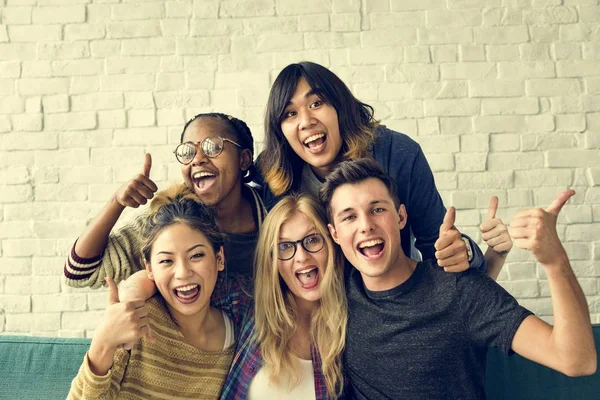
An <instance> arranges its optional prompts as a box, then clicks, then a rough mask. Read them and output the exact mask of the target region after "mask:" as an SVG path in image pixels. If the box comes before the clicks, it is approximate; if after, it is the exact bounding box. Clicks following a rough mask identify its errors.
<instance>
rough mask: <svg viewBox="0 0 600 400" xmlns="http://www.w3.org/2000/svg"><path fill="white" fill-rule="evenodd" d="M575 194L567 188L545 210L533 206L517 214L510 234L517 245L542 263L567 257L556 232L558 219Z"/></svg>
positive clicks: (511, 225) (513, 219)
mask: <svg viewBox="0 0 600 400" xmlns="http://www.w3.org/2000/svg"><path fill="white" fill-rule="evenodd" d="M574 194H575V191H574V190H572V189H569V190H565V191H564V192H562V193H561V194H559V195H558V197H557V198H556V200H554V201H553V202H552V204H550V206H548V208H546V209H545V210H543V209H541V208H532V209H529V210H523V211H520V212H518V213H517V214H515V215H514V216H513V218H512V221H511V223H510V235H511V236H512V238H513V239H514V241H515V246H517V247H518V248H521V249H526V250H529V251H530V252H531V253H532V254H533V256H534V257H535V259H536V260H537V261H538V262H539V263H541V264H551V263H553V262H556V261H557V260H559V259H561V257H567V255H566V252H565V249H564V247H563V246H562V244H561V242H560V239H559V238H558V233H557V232H556V220H557V219H558V214H559V213H560V210H562V208H563V206H564V205H565V203H566V202H567V200H569V199H570V198H571V196H573V195H574Z"/></svg>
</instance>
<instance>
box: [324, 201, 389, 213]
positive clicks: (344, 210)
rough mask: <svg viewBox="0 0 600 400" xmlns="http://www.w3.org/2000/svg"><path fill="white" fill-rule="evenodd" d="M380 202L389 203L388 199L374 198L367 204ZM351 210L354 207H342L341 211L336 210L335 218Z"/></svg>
mask: <svg viewBox="0 0 600 400" xmlns="http://www.w3.org/2000/svg"><path fill="white" fill-rule="evenodd" d="M381 203H383V204H389V203H390V201H389V200H385V199H375V200H371V201H370V202H369V206H372V205H376V204H381ZM351 211H354V207H347V208H344V209H343V210H342V211H340V212H338V213H337V214H335V216H336V218H337V217H339V216H340V215H342V214H345V213H348V212H351Z"/></svg>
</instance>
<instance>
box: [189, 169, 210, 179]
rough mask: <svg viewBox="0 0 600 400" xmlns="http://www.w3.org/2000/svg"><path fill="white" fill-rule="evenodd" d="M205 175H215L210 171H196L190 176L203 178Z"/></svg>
mask: <svg viewBox="0 0 600 400" xmlns="http://www.w3.org/2000/svg"><path fill="white" fill-rule="evenodd" d="M207 176H215V174H213V173H212V172H208V171H202V172H196V173H195V174H194V175H192V178H194V179H200V178H205V177H207Z"/></svg>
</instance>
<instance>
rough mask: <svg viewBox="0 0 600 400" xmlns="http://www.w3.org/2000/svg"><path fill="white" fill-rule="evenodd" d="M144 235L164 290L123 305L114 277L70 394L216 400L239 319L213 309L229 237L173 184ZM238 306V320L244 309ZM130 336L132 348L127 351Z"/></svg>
mask: <svg viewBox="0 0 600 400" xmlns="http://www.w3.org/2000/svg"><path fill="white" fill-rule="evenodd" d="M141 239H142V245H141V252H142V255H143V261H142V263H143V264H144V266H145V270H146V273H147V276H148V278H149V279H151V280H152V281H153V282H154V284H155V285H156V287H157V288H158V292H159V293H158V294H156V295H155V296H153V297H152V298H151V299H150V300H149V301H148V302H147V303H144V301H130V302H119V296H118V289H117V286H116V285H115V283H114V282H113V280H112V279H111V278H107V283H108V285H109V289H110V293H109V304H108V307H107V310H106V314H105V317H104V321H103V322H102V324H101V325H100V326H99V327H98V329H97V330H96V333H95V335H94V338H93V340H92V344H91V346H90V349H89V351H88V353H87V354H86V356H85V358H84V361H83V364H82V366H81V368H80V370H79V373H78V375H77V377H76V378H75V379H74V380H73V382H72V385H71V391H70V393H69V397H68V398H69V399H150V398H158V397H160V398H166V397H168V398H177V399H183V398H190V399H192V398H193V399H216V398H217V397H218V396H219V393H220V392H221V387H222V385H223V382H224V380H225V377H226V376H227V371H228V370H229V365H230V363H231V360H232V357H233V353H234V343H235V340H234V328H233V323H232V320H231V319H230V318H229V317H228V316H227V314H225V313H224V312H222V311H220V310H217V309H216V308H213V307H211V306H210V298H211V295H212V294H213V289H214V287H215V284H216V282H217V276H218V272H219V271H222V270H223V269H224V264H225V256H224V252H223V243H224V240H225V237H224V235H222V234H221V233H220V232H219V229H218V227H217V225H216V223H215V220H214V218H213V214H212V211H211V210H210V209H209V207H207V206H205V205H203V204H202V203H200V202H198V199H197V197H196V196H195V195H194V194H193V193H192V192H191V191H190V190H189V189H187V188H186V189H183V190H182V189H181V187H172V188H171V189H169V190H166V191H164V192H159V193H158V194H157V195H156V197H155V198H154V199H153V200H152V202H151V205H150V212H149V215H148V216H147V219H146V220H145V221H143V233H142V238H141ZM230 289H231V288H230ZM232 295H235V293H233V292H232ZM234 307H235V306H234ZM238 308H239V307H238ZM231 311H232V317H233V318H234V319H235V318H238V317H239V315H240V310H238V309H237V308H234V309H232V310H231ZM242 313H245V311H243V312H242ZM150 330H151V331H152V337H151V338H150V339H149V340H148V339H146V338H143V336H147V335H148V333H149V331H150ZM138 339H141V340H138ZM131 341H136V343H135V345H134V346H133V348H132V350H131V351H127V350H124V349H123V348H120V345H121V344H123V343H126V342H131ZM165 396H166V397H165Z"/></svg>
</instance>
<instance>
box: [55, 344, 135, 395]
mask: <svg viewBox="0 0 600 400" xmlns="http://www.w3.org/2000/svg"><path fill="white" fill-rule="evenodd" d="M128 363H129V352H128V351H126V350H123V349H119V350H117V352H116V353H115V357H114V361H113V365H112V367H111V368H110V369H109V370H108V373H107V374H106V375H104V376H100V375H96V374H94V373H93V372H92V370H91V369H90V361H89V358H88V354H87V353H86V354H85V356H84V358H83V363H82V364H81V367H80V368H79V372H78V373H77V376H76V377H75V379H73V381H72V382H71V390H70V391H69V395H68V396H67V400H80V399H81V400H84V399H107V400H110V399H115V398H116V397H117V395H118V394H119V391H120V390H121V382H122V381H123V375H124V373H125V369H126V367H127V364H128Z"/></svg>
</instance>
